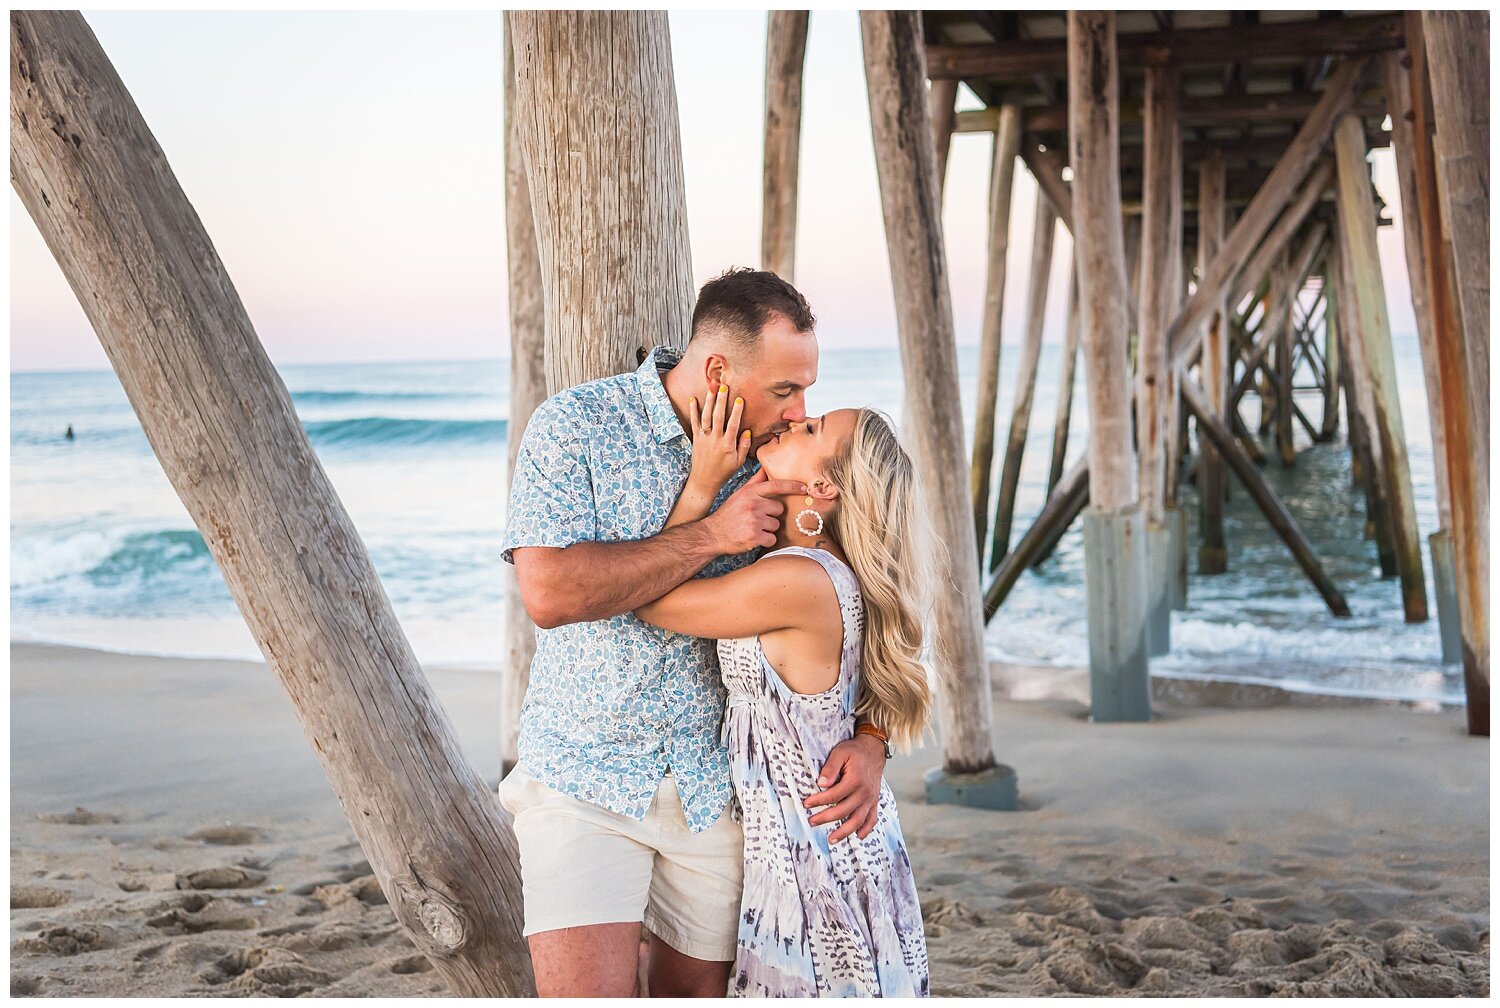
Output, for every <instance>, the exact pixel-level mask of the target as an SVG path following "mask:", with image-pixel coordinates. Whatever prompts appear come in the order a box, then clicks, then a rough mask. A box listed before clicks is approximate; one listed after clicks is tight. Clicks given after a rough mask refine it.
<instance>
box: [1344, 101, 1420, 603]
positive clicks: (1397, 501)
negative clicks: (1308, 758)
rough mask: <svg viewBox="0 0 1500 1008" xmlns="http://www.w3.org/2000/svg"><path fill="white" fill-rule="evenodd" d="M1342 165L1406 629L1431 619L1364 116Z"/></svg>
mask: <svg viewBox="0 0 1500 1008" xmlns="http://www.w3.org/2000/svg"><path fill="white" fill-rule="evenodd" d="M1334 150H1335V152H1336V154H1337V158H1338V180H1339V184H1338V208H1339V234H1340V235H1341V236H1342V237H1343V252H1344V253H1345V257H1346V258H1345V262H1344V269H1345V271H1346V272H1347V274H1348V276H1349V278H1350V280H1351V281H1352V283H1353V287H1352V289H1351V290H1350V291H1349V303H1350V307H1351V309H1353V313H1354V317H1355V318H1356V319H1358V322H1357V325H1358V326H1359V335H1360V337H1361V341H1362V342H1363V344H1364V349H1365V366H1366V368H1367V371H1366V374H1367V375H1368V376H1369V385H1370V389H1371V393H1372V395H1373V398H1374V400H1375V422H1376V424H1377V428H1378V429H1377V431H1375V432H1372V437H1373V436H1374V434H1378V436H1379V448H1378V451H1379V452H1380V457H1381V461H1382V466H1381V469H1382V470H1383V473H1382V475H1383V476H1384V484H1385V487H1386V492H1387V493H1388V494H1389V498H1388V499H1389V501H1390V505H1391V508H1390V511H1389V517H1390V525H1391V536H1392V539H1393V540H1394V544H1395V548H1396V566H1397V570H1398V572H1399V574H1400V576H1401V602H1402V609H1403V611H1404V612H1405V615H1406V622H1408V623H1420V622H1422V621H1423V620H1425V619H1427V582H1426V578H1425V575H1424V574H1423V572H1422V540H1421V538H1420V536H1419V535H1418V533H1417V511H1416V505H1415V503H1414V502H1413V498H1412V487H1411V466H1410V465H1409V463H1408V461H1407V454H1406V431H1405V429H1404V426H1403V424H1402V422H1401V399H1400V397H1399V396H1398V395H1397V390H1396V358H1395V353H1394V351H1393V350H1392V348H1391V324H1390V316H1389V314H1388V313H1387V309H1386V303H1385V285H1384V282H1383V280H1382V278H1381V273H1380V254H1379V252H1378V251H1377V250H1376V247H1375V214H1374V205H1375V200H1374V193H1373V191H1372V189H1371V186H1370V168H1369V165H1368V164H1367V163H1366V161H1365V153H1366V148H1365V131H1364V125H1363V123H1362V122H1361V121H1360V119H1359V117H1358V116H1346V117H1345V118H1344V119H1343V120H1342V121H1341V122H1340V123H1339V125H1338V129H1337V131H1336V132H1335V133H1334Z"/></svg>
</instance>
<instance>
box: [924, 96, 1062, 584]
mask: <svg viewBox="0 0 1500 1008" xmlns="http://www.w3.org/2000/svg"><path fill="white" fill-rule="evenodd" d="M934 86H936V85H934ZM1020 145H1021V106H1019V105H1017V104H1015V103H1013V102H1007V103H1006V104H1004V105H1001V106H1000V118H999V121H998V124H997V126H996V128H995V147H994V153H993V155H992V157H991V160H990V198H989V215H990V234H989V247H988V255H987V257H986V263H985V271H984V310H983V314H982V316H981V317H980V320H979V394H978V398H977V400H976V401H975V404H974V453H973V456H972V457H971V459H970V461H969V493H970V496H971V497H972V498H973V500H974V549H975V550H976V553H975V562H976V563H978V562H980V561H981V560H982V559H983V556H984V540H985V533H986V531H987V528H986V525H987V523H988V520H989V514H990V472H991V467H992V466H993V464H994V458H995V411H996V409H997V408H998V405H999V399H1000V334H1001V322H1002V321H1003V316H1004V314H1005V268H1006V259H1007V256H1008V254H1009V251H1010V203H1011V190H1012V189H1013V188H1014V182H1015V175H1016V154H1017V151H1018V150H1019V149H1020ZM1037 195H1038V199H1039V200H1040V198H1041V194H1040V193H1038V194H1037Z"/></svg>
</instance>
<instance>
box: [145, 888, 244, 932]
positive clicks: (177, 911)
mask: <svg viewBox="0 0 1500 1008" xmlns="http://www.w3.org/2000/svg"><path fill="white" fill-rule="evenodd" d="M146 913H147V915H148V916H147V917H146V926H147V927H154V928H170V929H173V930H174V931H176V932H178V933H183V934H199V933H201V932H204V931H248V930H250V929H252V928H255V927H258V926H259V925H260V921H259V920H258V919H256V917H255V916H254V915H252V914H250V913H248V912H247V911H246V910H245V908H244V907H242V906H240V905H238V904H235V903H232V902H229V901H227V900H216V899H214V898H213V897H212V896H207V895H205V894H203V893H187V894H185V895H182V896H179V897H177V898H175V899H170V900H167V901H166V902H164V903H158V904H156V905H155V906H154V907H152V908H151V909H149V910H147V911H146Z"/></svg>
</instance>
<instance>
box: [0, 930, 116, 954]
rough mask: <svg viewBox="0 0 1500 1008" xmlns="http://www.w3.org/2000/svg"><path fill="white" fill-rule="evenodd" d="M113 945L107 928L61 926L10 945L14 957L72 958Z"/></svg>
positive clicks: (111, 936)
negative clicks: (47, 956) (49, 956)
mask: <svg viewBox="0 0 1500 1008" xmlns="http://www.w3.org/2000/svg"><path fill="white" fill-rule="evenodd" d="M113 944H114V931H113V930H112V929H111V928H108V927H102V926H101V927H93V926H90V925H74V924H63V925H59V926H58V927H50V928H45V929H43V930H42V933H41V934H39V935H37V936H36V937H35V938H22V939H21V940H20V941H18V942H15V943H13V944H12V945H11V947H10V950H11V953H12V954H15V955H55V956H73V955H78V954H79V953H80V952H94V951H97V950H99V949H104V948H109V947H110V946H111V945H113Z"/></svg>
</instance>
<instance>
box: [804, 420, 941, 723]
mask: <svg viewBox="0 0 1500 1008" xmlns="http://www.w3.org/2000/svg"><path fill="white" fill-rule="evenodd" d="M858 414H859V415H858V417H857V419H856V420H855V424H854V433H853V434H851V435H850V436H849V437H848V438H847V439H846V440H845V441H844V443H843V444H842V445H840V447H839V452H838V453H837V454H836V455H835V456H834V457H833V458H832V459H830V460H829V462H828V465H827V476H828V479H829V480H830V481H831V482H832V483H833V485H834V486H836V487H838V489H839V498H838V499H839V506H838V507H837V508H836V509H835V510H834V512H833V514H832V515H831V516H830V518H829V526H830V529H831V531H832V532H833V534H834V536H835V537H836V538H837V539H838V542H839V545H841V546H842V547H843V549H844V553H845V555H846V556H847V557H848V558H849V566H850V567H852V568H853V569H854V573H855V575H856V576H857V577H858V578H859V590H860V595H861V596H862V597H863V599H864V608H865V632H864V642H863V644H864V647H863V660H862V675H861V677H860V688H859V696H858V698H857V700H856V701H855V708H854V710H855V713H856V714H864V715H868V716H869V717H870V719H871V720H873V721H874V722H875V723H876V724H877V725H879V726H880V727H882V728H884V729H885V731H886V733H887V734H888V735H889V736H890V738H891V743H892V744H893V745H894V746H896V747H897V748H900V749H902V750H903V751H905V750H910V749H911V748H912V747H913V746H915V745H919V744H920V743H921V741H922V736H923V733H924V731H925V729H926V726H927V718H928V713H929V711H930V709H931V707H932V691H931V689H930V688H929V686H928V683H927V672H926V669H925V667H924V666H923V665H922V661H921V657H922V654H923V649H924V642H925V639H926V636H927V627H926V624H925V621H924V618H923V614H925V613H928V612H930V611H931V606H930V604H929V603H930V599H931V594H932V590H933V586H932V582H931V580H930V573H929V572H931V571H932V570H933V563H932V558H933V552H932V551H933V550H934V549H935V548H937V546H938V544H937V543H936V542H934V541H933V540H932V537H931V536H930V535H928V534H927V533H926V529H927V528H928V526H927V524H926V523H924V522H922V521H919V520H918V516H919V514H920V509H921V500H920V497H921V487H920V484H919V483H918V480H917V473H916V467H915V466H913V465H912V460H911V457H910V456H909V455H907V453H906V449H904V448H903V447H902V446H901V442H900V440H899V439H898V438H897V437H896V430H895V425H894V424H893V423H892V422H891V419H890V418H889V417H888V416H886V415H885V414H884V413H882V412H881V411H879V410H876V409H870V408H868V407H864V408H861V409H860V410H859V411H858Z"/></svg>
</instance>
